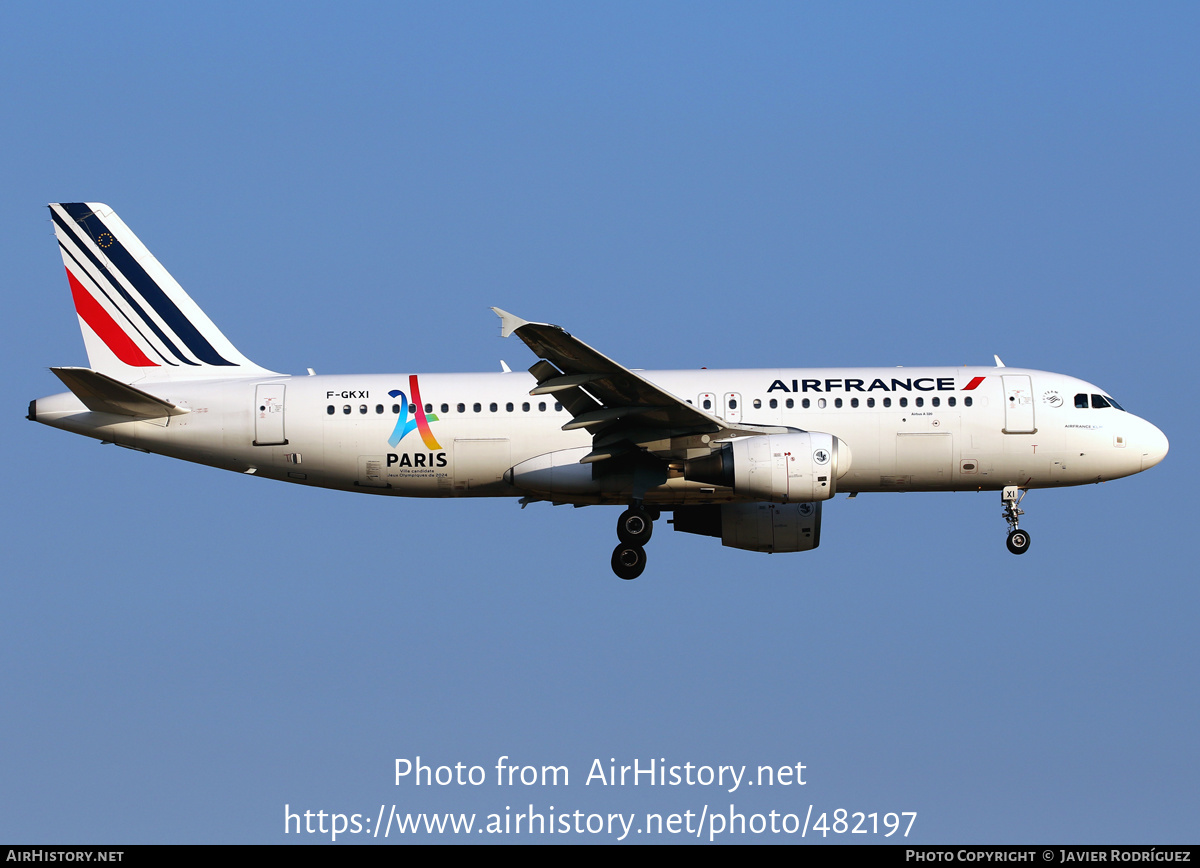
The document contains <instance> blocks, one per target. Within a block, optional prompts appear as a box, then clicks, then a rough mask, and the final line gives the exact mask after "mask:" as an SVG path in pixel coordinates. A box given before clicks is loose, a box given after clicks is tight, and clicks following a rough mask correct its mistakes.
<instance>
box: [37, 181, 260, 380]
mask: <svg viewBox="0 0 1200 868" xmlns="http://www.w3.org/2000/svg"><path fill="white" fill-rule="evenodd" d="M60 207H61V208H62V209H63V210H64V211H65V212H66V213H67V215H68V216H70V217H71V219H72V220H73V221H74V222H75V223H77V224H78V225H79V226H81V227H82V228H83V229H84V230H85V231H86V232H87V234H88V236H89V237H90V239H91V241H92V243H93V244H95V245H96V247H98V248H100V249H102V250H103V251H104V255H105V256H107V257H108V259H109V261H110V262H111V263H112V264H113V265H114V266H115V267H116V269H117V270H118V271H119V272H120V273H121V275H122V276H123V277H124V278H125V279H126V280H127V281H128V282H129V284H130V285H131V286H132V287H133V288H134V290H136V291H137V293H138V295H140V296H141V297H142V300H143V301H145V302H146V304H148V305H149V306H150V307H151V308H153V310H154V312H155V313H156V314H158V317H159V318H160V319H161V320H162V322H163V323H165V324H166V325H167V327H168V328H170V329H171V331H172V332H174V334H175V336H176V337H177V338H178V339H179V340H180V341H182V342H183V344H184V345H185V346H186V347H187V348H188V349H189V350H190V351H191V352H192V354H193V355H194V356H195V358H197V359H199V360H200V363H203V364H207V365H218V366H236V364H237V363H236V362H231V361H228V360H227V359H225V358H223V357H222V356H221V355H220V354H219V353H218V352H217V351H216V349H214V348H213V346H212V344H210V343H209V342H208V341H207V340H206V339H205V338H204V336H203V335H202V334H200V332H199V331H198V330H197V329H196V327H195V326H194V325H192V323H191V321H190V320H189V319H188V318H187V317H186V316H185V315H184V314H183V312H182V311H180V310H179V308H178V307H176V306H175V303H174V302H173V301H171V299H170V298H169V297H168V296H167V295H166V293H164V292H163V290H162V288H161V287H159V285H158V284H157V283H156V282H155V281H154V279H153V278H152V277H151V276H150V275H149V274H147V273H146V271H145V269H143V268H142V266H141V265H140V264H139V263H138V261H137V260H136V259H135V258H134V257H133V256H132V255H131V254H130V253H129V251H128V250H126V249H125V246H124V245H123V244H121V242H120V241H119V240H118V239H117V238H116V237H115V235H114V234H113V233H112V232H109V230H108V228H107V227H106V226H105V225H104V222H103V221H102V220H101V219H100V218H99V217H98V216H97V215H96V214H95V213H94V212H93V211H92V210H91V209H89V208H88V206H87V205H86V204H85V203H82V202H77V203H71V204H67V203H64V204H62V205H61V206H60ZM51 210H53V209H51ZM55 222H56V223H58V225H59V226H60V227H61V228H62V229H63V230H64V232H65V233H66V234H67V235H69V236H70V237H71V238H72V239H73V240H74V241H75V242H76V244H78V245H79V248H80V250H81V251H82V252H83V253H84V254H85V255H86V256H87V258H88V259H89V260H90V262H91V263H92V265H93V266H94V271H92V272H91V273H90V276H91V277H92V279H93V280H94V281H96V283H97V284H101V285H102V283H103V282H107V283H108V284H109V285H110V286H111V287H113V288H115V289H116V290H117V292H118V293H120V295H121V297H122V298H123V299H124V300H125V302H126V303H127V304H128V306H129V307H130V308H131V309H132V311H133V312H134V314H136V315H137V316H138V317H139V318H140V319H141V320H142V321H143V323H145V324H146V325H147V326H148V327H149V328H150V329H151V331H153V332H154V333H155V335H157V336H158V338H159V340H161V341H162V342H163V344H164V346H166V347H167V348H168V349H169V350H170V352H171V353H172V354H174V355H175V357H176V358H178V359H179V360H180V361H181V362H183V363H184V364H187V365H195V364H198V363H197V362H195V361H192V360H191V359H189V358H187V357H186V355H185V354H184V353H183V352H182V351H180V350H179V348H178V347H176V345H175V344H174V343H173V342H172V341H171V340H170V338H168V337H167V335H166V334H165V333H164V332H163V330H162V329H161V328H160V327H159V325H158V323H157V322H155V320H154V318H153V317H152V316H150V315H149V314H148V313H147V312H146V311H145V310H144V309H143V308H142V306H141V305H139V304H138V303H137V301H136V300H135V299H134V298H133V297H132V296H131V295H130V293H129V292H128V291H127V290H126V289H125V287H124V286H123V285H122V283H121V281H120V280H118V279H117V278H116V277H115V276H114V275H113V274H112V273H111V272H110V271H109V269H108V268H107V267H105V266H104V265H103V264H102V263H101V262H100V260H99V259H98V258H97V257H96V256H95V254H93V253H92V251H91V249H90V248H89V246H88V245H87V244H85V243H83V240H82V239H81V238H80V236H79V233H78V232H77V231H76V229H75V227H72V226H71V225H70V224H69V223H67V222H66V221H63V220H62V219H61V218H59V216H58V215H57V214H55ZM96 272H98V273H99V275H98V274H97V273H96ZM98 276H102V277H103V278H104V279H105V280H104V281H101V280H99V279H98Z"/></svg>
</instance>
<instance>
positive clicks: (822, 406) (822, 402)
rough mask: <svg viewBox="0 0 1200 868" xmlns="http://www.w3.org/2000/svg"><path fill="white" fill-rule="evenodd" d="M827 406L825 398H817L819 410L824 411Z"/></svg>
mask: <svg viewBox="0 0 1200 868" xmlns="http://www.w3.org/2000/svg"><path fill="white" fill-rule="evenodd" d="M825 404H826V401H825V399H824V398H817V409H818V410H824V409H825Z"/></svg>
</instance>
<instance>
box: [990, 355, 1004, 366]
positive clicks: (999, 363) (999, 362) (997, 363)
mask: <svg viewBox="0 0 1200 868" xmlns="http://www.w3.org/2000/svg"><path fill="white" fill-rule="evenodd" d="M992 358H993V359H995V360H996V367H997V368H1003V367H1004V362H1002V361H1000V357H999V356H998V355H996V354H995V353H992Z"/></svg>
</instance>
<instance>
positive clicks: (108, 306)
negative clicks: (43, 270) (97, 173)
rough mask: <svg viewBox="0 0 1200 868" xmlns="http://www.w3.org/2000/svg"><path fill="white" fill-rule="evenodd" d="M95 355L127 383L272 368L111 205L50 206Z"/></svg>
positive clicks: (95, 361) (97, 365)
mask: <svg viewBox="0 0 1200 868" xmlns="http://www.w3.org/2000/svg"><path fill="white" fill-rule="evenodd" d="M50 214H51V216H52V217H53V218H54V232H55V234H56V235H57V236H58V246H59V248H60V249H61V250H62V256H63V264H65V265H66V267H67V280H68V281H69V282H70V284H71V296H72V298H73V299H74V300H75V311H76V313H78V314H79V327H80V329H82V331H83V342H84V344H85V345H86V346H87V354H88V362H89V363H90V364H91V367H92V369H93V370H96V371H100V372H101V373H104V374H107V375H108V376H110V377H113V378H115V379H117V380H120V381H122V382H125V383H132V382H135V381H138V380H174V379H212V378H216V377H241V376H269V375H272V373H273V372H271V371H268V370H266V369H264V368H260V367H259V366H258V365H256V364H254V363H253V362H251V361H250V360H249V359H247V358H246V357H245V356H243V355H242V354H241V353H239V352H238V351H237V348H236V347H234V345H233V344H231V343H230V342H229V339H228V338H226V337H225V335H223V334H221V330H220V329H218V328H217V327H216V326H215V325H214V324H213V322H212V320H210V319H209V318H208V317H207V316H205V314H204V312H203V311H202V310H200V308H199V307H197V306H196V303H195V302H194V301H192V299H191V297H190V296H189V295H188V294H187V293H186V292H184V290H183V287H182V286H180V285H179V284H178V283H177V282H176V281H175V278H173V277H171V275H170V274H169V273H167V270H166V269H165V268H163V267H162V265H160V264H159V261H158V260H157V259H155V258H154V255H153V254H152V253H151V252H150V251H149V250H147V249H146V246H145V245H144V244H142V242H141V241H139V240H138V238H137V236H136V235H134V234H133V232H131V231H130V229H129V227H128V226H126V225H125V223H124V222H123V221H122V220H121V218H120V217H118V216H117V215H116V212H115V211H113V210H112V209H111V208H109V207H108V206H107V205H101V204H99V203H97V202H75V203H70V204H54V205H51V206H50Z"/></svg>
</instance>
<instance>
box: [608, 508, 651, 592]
mask: <svg viewBox="0 0 1200 868" xmlns="http://www.w3.org/2000/svg"><path fill="white" fill-rule="evenodd" d="M652 533H654V521H653V519H651V518H650V514H649V513H648V512H646V510H644V509H642V508H641V507H640V506H633V507H630V508H629V509H627V510H625V511H624V512H623V513H621V517H620V518H619V519H617V539H619V540H620V541H621V542H623V543H625V544H626V545H631V546H644V545H645V544H646V543H648V542H650V535H651V534H652ZM631 578H632V577H631Z"/></svg>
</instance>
